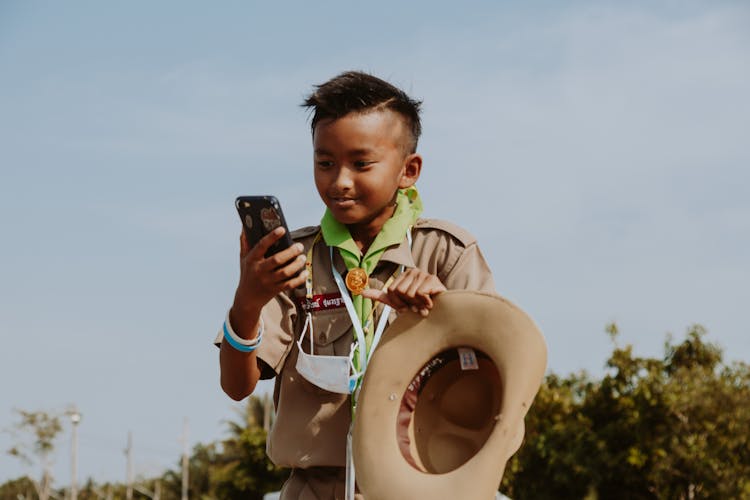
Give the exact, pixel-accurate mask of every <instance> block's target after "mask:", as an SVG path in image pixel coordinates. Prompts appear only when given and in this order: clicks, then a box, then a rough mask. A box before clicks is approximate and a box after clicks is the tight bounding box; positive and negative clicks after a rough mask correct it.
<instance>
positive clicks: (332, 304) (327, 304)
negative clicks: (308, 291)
mask: <svg viewBox="0 0 750 500" xmlns="http://www.w3.org/2000/svg"><path fill="white" fill-rule="evenodd" d="M297 301H298V302H299V305H300V307H301V308H302V310H303V311H305V312H317V311H327V310H329V309H339V308H341V307H345V306H344V299H342V298H341V294H340V293H324V294H321V295H313V297H312V299H309V300H308V299H307V298H306V297H298V298H297Z"/></svg>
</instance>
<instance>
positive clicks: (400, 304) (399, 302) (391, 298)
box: [384, 289, 409, 312]
mask: <svg viewBox="0 0 750 500" xmlns="http://www.w3.org/2000/svg"><path fill="white" fill-rule="evenodd" d="M384 291H385V292H386V294H387V295H388V302H389V305H390V306H391V307H392V308H394V309H396V310H397V311H399V312H403V311H404V309H408V308H409V303H408V302H407V301H405V300H404V299H403V298H402V297H401V295H400V294H399V293H398V292H397V291H396V290H390V289H388V290H384Z"/></svg>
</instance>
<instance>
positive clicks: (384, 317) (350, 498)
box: [330, 227, 411, 500]
mask: <svg viewBox="0 0 750 500" xmlns="http://www.w3.org/2000/svg"><path fill="white" fill-rule="evenodd" d="M406 239H407V241H408V242H409V250H411V227H409V228H408V229H407V230H406ZM330 250H331V252H330V254H331V270H332V272H333V279H334V280H335V281H336V286H338V288H339V292H340V293H341V298H342V299H343V300H344V305H345V306H346V312H347V313H349V318H350V319H351V320H352V326H353V327H354V331H355V332H356V334H357V343H358V344H359V345H361V346H362V348H361V349H360V350H359V359H360V363H359V366H360V372H359V373H358V374H357V376H358V377H361V376H363V375H364V373H365V370H366V369H367V363H368V362H369V361H370V358H371V357H372V353H373V352H375V348H376V347H377V346H378V343H379V342H380V338H381V337H382V336H383V331H384V330H385V325H386V323H387V322H388V316H390V314H391V306H385V307H384V308H383V312H382V313H380V318H379V319H378V326H377V328H376V329H375V335H374V337H373V339H372V346H371V347H370V352H369V353H368V352H365V351H367V344H366V343H365V340H364V338H365V333H364V331H363V330H362V321H361V320H360V318H359V316H357V311H355V310H354V304H353V303H352V299H351V297H350V296H349V291H348V290H347V289H346V285H345V284H344V280H343V279H342V278H341V273H339V272H338V271H337V270H336V267H335V266H334V265H333V247H330ZM404 267H405V266H404V265H403V264H402V265H401V267H400V272H402V273H403V272H404ZM373 306H374V304H373ZM355 348H356V346H355V345H352V349H355ZM358 397H359V388H357V389H356V390H355V391H353V392H352V400H353V402H354V404H355V406H356V402H357V398H358ZM353 418H354V414H353V413H352V419H353ZM353 429H354V421H353V420H352V423H351V424H350V425H349V432H348V433H347V435H346V476H345V484H344V486H345V490H346V491H345V495H346V497H345V499H346V500H354V493H355V489H356V475H355V471H354V454H353V450H352V430H353Z"/></svg>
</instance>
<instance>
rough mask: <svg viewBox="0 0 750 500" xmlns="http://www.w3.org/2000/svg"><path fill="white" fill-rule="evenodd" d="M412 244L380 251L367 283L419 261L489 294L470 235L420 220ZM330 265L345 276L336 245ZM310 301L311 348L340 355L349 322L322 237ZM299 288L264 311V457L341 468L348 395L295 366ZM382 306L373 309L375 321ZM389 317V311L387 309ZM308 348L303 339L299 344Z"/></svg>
mask: <svg viewBox="0 0 750 500" xmlns="http://www.w3.org/2000/svg"><path fill="white" fill-rule="evenodd" d="M318 231H319V228H318V227H311V228H305V229H301V230H298V231H295V232H293V233H292V237H293V238H294V239H295V240H296V241H299V242H301V243H302V244H303V245H304V246H305V252H307V251H308V249H309V248H310V245H312V243H313V241H314V240H315V236H316V235H317V233H318ZM412 238H413V242H412V247H411V250H410V249H409V243H408V241H407V239H406V238H404V240H403V241H402V243H401V244H400V245H398V246H393V247H391V248H388V249H386V250H385V252H384V253H383V255H382V257H381V258H380V261H379V262H378V264H377V266H376V268H375V270H374V272H373V273H372V275H371V276H370V282H369V286H370V287H371V288H381V287H382V286H383V283H384V282H385V281H386V280H387V279H388V278H389V277H390V276H391V275H392V274H393V273H394V272H396V271H397V269H398V268H399V266H400V265H404V266H405V267H406V268H411V267H418V268H420V269H422V270H424V271H427V272H428V273H430V274H434V275H436V276H437V277H438V278H439V279H440V281H441V282H442V283H443V284H444V285H445V287H446V288H447V289H468V290H482V291H490V292H494V291H495V287H494V283H493V280H492V274H491V273H490V269H489V267H488V265H487V262H486V261H485V260H484V257H483V256H482V254H481V252H480V251H479V247H478V246H477V244H476V240H475V238H474V237H473V236H472V235H470V234H469V233H468V232H467V231H465V230H463V229H461V228H459V227H457V226H455V225H453V224H450V223H448V222H443V221H438V220H429V219H420V220H418V221H417V223H416V224H415V225H414V227H413V230H412ZM333 254H334V259H333V261H334V265H335V266H336V269H338V270H339V272H340V273H341V274H342V275H344V274H345V272H346V266H345V265H344V262H343V260H342V259H341V256H340V255H339V253H338V252H337V251H335V250H334V252H333ZM312 267H313V296H314V300H313V306H314V308H313V309H312V318H313V327H314V349H315V354H320V355H337V356H346V355H348V354H349V349H350V346H351V343H352V340H353V335H354V333H353V328H352V323H351V320H350V318H349V315H348V314H347V312H346V308H345V307H344V303H343V301H342V300H341V298H340V294H339V290H338V287H337V286H336V283H335V282H334V280H333V275H332V273H331V257H330V252H329V249H328V247H327V246H326V244H325V242H324V241H323V240H322V238H321V239H320V240H319V241H318V243H317V244H316V245H315V248H314V249H313V258H312ZM304 303H305V289H304V287H301V288H299V289H296V290H293V291H292V292H289V293H287V294H280V295H279V296H278V297H277V299H276V300H273V301H271V302H269V303H268V304H267V305H266V307H265V308H264V309H263V313H262V317H263V322H264V325H265V331H264V332H263V341H262V343H261V344H260V346H259V347H258V350H257V351H256V353H257V356H258V359H260V360H261V361H263V363H264V364H265V366H262V368H263V378H271V377H273V376H276V383H275V388H274V402H275V405H276V415H277V416H276V421H275V423H274V425H273V428H272V429H271V432H270V434H269V436H268V441H267V451H268V456H269V457H270V458H271V460H272V461H273V462H274V463H275V464H276V465H279V466H284V467H293V468H303V469H305V468H309V467H319V466H336V467H343V466H344V465H345V461H346V435H347V432H348V430H349V425H350V422H351V403H350V401H349V396H347V395H342V394H335V393H331V392H328V391H325V390H323V389H320V388H318V387H317V386H315V385H313V384H311V383H310V382H308V381H307V380H306V379H304V378H303V377H301V376H300V375H299V374H298V373H297V370H296V363H297V354H298V348H297V343H296V342H295V340H296V338H298V336H299V335H300V333H301V332H302V327H303V324H304V320H305V312H304V310H303V307H302V304H304ZM382 309H383V306H382V304H381V305H379V306H378V307H377V308H376V312H375V317H374V318H373V324H377V321H378V319H379V318H378V315H379V312H380V311H381V310H382ZM393 315H394V317H395V313H393ZM303 345H304V346H305V348H306V349H307V346H308V345H309V344H308V339H307V338H306V339H305V342H304V343H303Z"/></svg>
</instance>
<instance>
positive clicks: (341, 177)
mask: <svg viewBox="0 0 750 500" xmlns="http://www.w3.org/2000/svg"><path fill="white" fill-rule="evenodd" d="M333 185H334V187H335V188H336V189H337V190H340V191H341V190H348V189H350V188H351V187H352V185H353V182H352V174H351V172H350V171H349V169H348V168H340V169H338V172H337V175H336V178H335V179H334V181H333Z"/></svg>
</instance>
